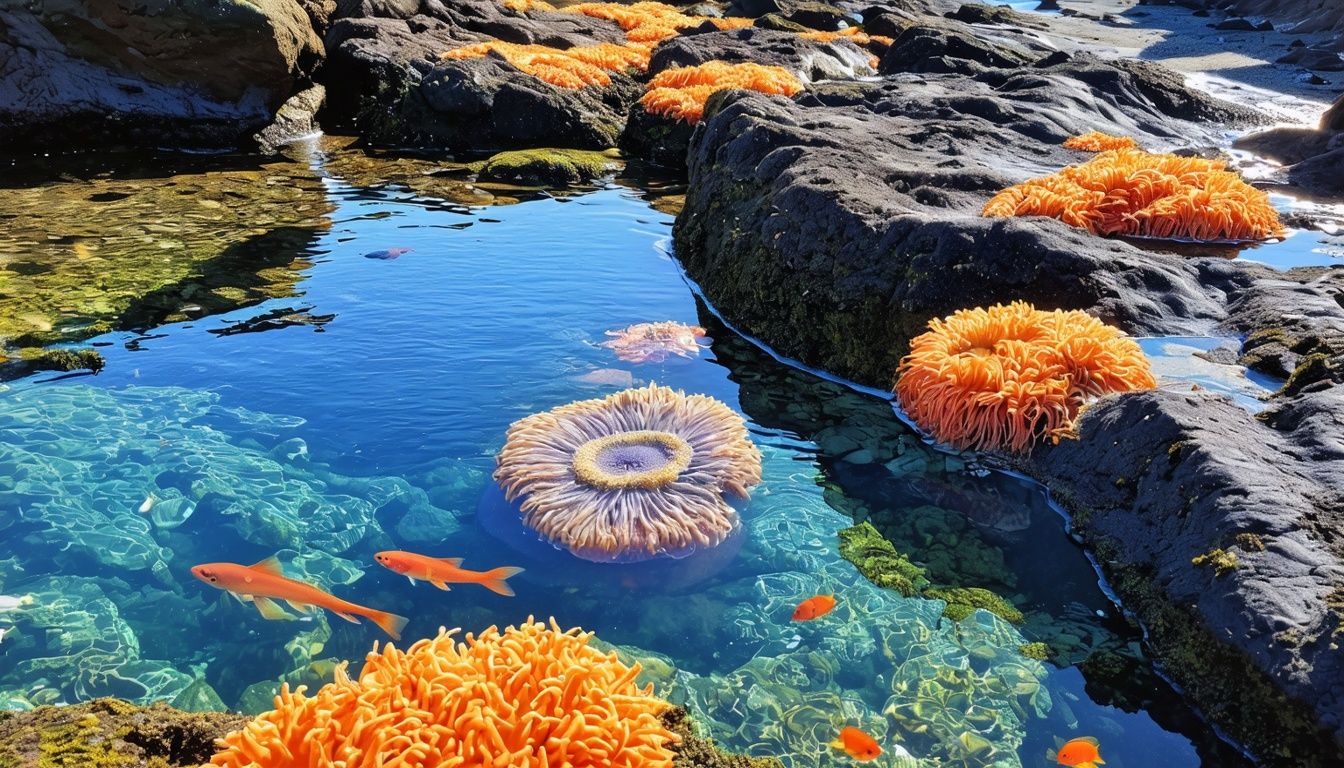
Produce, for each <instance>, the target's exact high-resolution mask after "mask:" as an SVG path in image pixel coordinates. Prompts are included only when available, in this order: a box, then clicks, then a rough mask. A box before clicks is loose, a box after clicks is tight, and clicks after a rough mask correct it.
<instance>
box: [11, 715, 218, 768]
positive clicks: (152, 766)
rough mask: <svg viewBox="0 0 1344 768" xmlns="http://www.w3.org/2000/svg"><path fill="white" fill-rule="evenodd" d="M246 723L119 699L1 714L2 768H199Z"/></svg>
mask: <svg viewBox="0 0 1344 768" xmlns="http://www.w3.org/2000/svg"><path fill="white" fill-rule="evenodd" d="M244 722H245V718H243V717H241V716H238V715H230V714H226V713H222V712H209V713H187V712H181V711H178V710H175V709H172V708H169V707H167V706H164V705H162V704H158V705H155V706H152V707H137V706H135V705H132V704H129V703H127V702H125V701H121V700H118V699H98V700H96V701H92V702H88V703H85V704H76V705H71V706H62V707H38V708H37V709H34V710H31V711H28V712H0V768H122V767H123V766H138V767H139V768H177V767H179V766H181V767H183V768H185V766H198V765H201V764H202V763H205V762H207V761H209V759H210V756H211V755H212V754H213V753H214V740H215V739H216V738H219V737H221V736H223V735H224V734H226V733H228V732H229V731H232V730H235V729H237V728H239V727H241V725H242V724H243V723H244Z"/></svg>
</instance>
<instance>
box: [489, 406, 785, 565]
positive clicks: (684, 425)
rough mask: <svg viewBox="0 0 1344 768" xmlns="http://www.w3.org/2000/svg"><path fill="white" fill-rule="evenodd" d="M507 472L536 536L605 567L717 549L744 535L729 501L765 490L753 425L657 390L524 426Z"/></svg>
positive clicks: (511, 436) (536, 417) (503, 479)
mask: <svg viewBox="0 0 1344 768" xmlns="http://www.w3.org/2000/svg"><path fill="white" fill-rule="evenodd" d="M498 464H499V466H498V468H497V469H496V470H495V480H496V481H498V483H499V485H500V487H501V488H502V489H503V491H504V494H505V497H506V498H507V499H508V500H509V501H510V502H513V501H518V502H519V511H520V512H521V515H522V520H523V523H524V524H525V525H527V526H528V527H529V528H531V529H532V530H534V531H536V532H537V533H539V534H541V535H542V536H543V537H545V538H546V539H547V540H549V541H550V542H551V543H552V544H553V545H556V546H559V547H564V548H565V549H568V550H569V551H570V552H572V553H574V554H575V555H578V556H579V557H582V558H585V559H589V560H595V561H599V562H606V561H613V562H633V561H638V560H645V559H649V558H651V557H655V556H658V555H661V554H667V555H671V556H673V557H685V556H687V555H689V554H691V553H692V552H694V551H696V550H697V549H705V548H710V547H714V546H717V545H718V544H720V543H721V542H722V541H723V540H724V539H725V538H727V537H728V536H729V535H730V534H732V533H733V531H734V530H735V529H736V528H737V527H738V518H737V511H736V510H735V509H734V508H733V506H732V504H730V503H729V499H728V498H725V497H726V496H727V497H732V498H734V499H745V498H746V497H747V493H748V489H749V488H751V486H753V485H756V484H757V483H759V482H760V480H761V454H760V451H759V450H757V449H756V446H755V445H753V444H752V442H751V439H750V437H749V436H748V434H747V427H746V424H745V423H744V422H743V420H742V417H740V416H738V415H737V414H736V413H734V412H733V410H732V409H731V408H729V407H728V406H726V405H724V404H723V403H721V402H719V401H718V400H715V399H714V398H712V397H706V396H704V395H687V394H685V393H683V392H680V391H676V390H672V389H669V388H667V387H660V386H658V385H656V384H650V385H649V386H647V387H643V388H636V389H627V390H623V391H621V392H617V393H615V394H612V395H609V396H608V397H605V398H601V399H595V400H581V401H578V402H574V403H570V404H568V405H564V406H561V407H559V408H556V409H554V410H550V411H546V412H543V413H537V414H533V415H531V416H528V417H527V418H524V419H520V420H519V421H517V422H514V424H513V425H512V426H511V427H509V432H508V438H507V441H506V442H505V444H504V449H503V450H502V451H500V453H499V457H498Z"/></svg>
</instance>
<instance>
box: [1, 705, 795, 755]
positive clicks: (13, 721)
mask: <svg viewBox="0 0 1344 768" xmlns="http://www.w3.org/2000/svg"><path fill="white" fill-rule="evenodd" d="M661 718H662V721H663V724H664V725H666V726H667V728H668V729H669V730H670V731H672V732H673V733H675V734H677V735H678V736H680V737H681V744H680V745H679V746H677V747H676V755H675V757H674V758H673V765H674V766H675V768H780V763H779V761H777V760H774V759H772V758H762V757H756V758H752V757H744V756H741V755H733V754H730V753H727V752H724V751H722V750H720V749H719V748H718V747H716V746H715V744H714V742H713V741H712V740H709V739H704V738H701V737H700V736H699V735H697V733H696V728H695V723H694V722H692V721H691V719H690V718H689V717H688V715H687V714H686V710H684V709H682V708H680V707H671V708H669V709H668V710H667V711H666V712H664V713H663V714H662V716H661ZM248 719H249V718H248V717H247V716H246V715H235V714H230V713H227V712H183V711H181V710H177V709H174V708H172V707H170V706H168V705H166V704H154V705H151V706H147V707H141V706H137V705H135V704H130V703H128V702H125V701H121V700H119V699H96V700H94V701H91V702H88V703H85V704H76V705H71V706H62V707H53V706H45V707H38V708H37V709H34V710H30V711H28V712H5V711H0V768H27V767H28V766H39V768H112V766H150V767H152V768H195V766H201V765H203V764H205V763H208V762H209V761H210V757H211V756H212V755H213V754H214V753H215V739H218V738H222V737H223V736H224V735H225V734H227V733H229V732H230V731H235V730H238V729H239V728H242V727H243V725H244V724H246V723H247V721H248Z"/></svg>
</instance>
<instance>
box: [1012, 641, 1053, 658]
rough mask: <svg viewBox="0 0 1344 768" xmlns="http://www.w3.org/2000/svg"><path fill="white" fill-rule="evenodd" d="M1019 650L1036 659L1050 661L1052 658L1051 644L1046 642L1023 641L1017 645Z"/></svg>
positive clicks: (1024, 654)
mask: <svg viewBox="0 0 1344 768" xmlns="http://www.w3.org/2000/svg"><path fill="white" fill-rule="evenodd" d="M1017 652H1018V653H1020V654H1022V655H1023V656H1026V657H1027V658H1028V659H1035V660H1036V661H1049V659H1050V646H1048V645H1046V644H1045V643H1023V644H1022V645H1019V646H1018V647H1017Z"/></svg>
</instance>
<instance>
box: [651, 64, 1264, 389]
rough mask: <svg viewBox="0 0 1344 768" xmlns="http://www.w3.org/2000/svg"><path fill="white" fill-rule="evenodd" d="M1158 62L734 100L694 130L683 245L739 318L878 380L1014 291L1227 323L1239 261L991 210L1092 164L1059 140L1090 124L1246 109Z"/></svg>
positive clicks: (1135, 123) (827, 365)
mask: <svg viewBox="0 0 1344 768" xmlns="http://www.w3.org/2000/svg"><path fill="white" fill-rule="evenodd" d="M1155 71H1156V76H1152V77H1150V76H1149V75H1150V72H1149V71H1147V68H1137V69H1134V70H1130V69H1126V68H1120V67H1116V66H1112V65H1110V64H1106V63H1102V62H1100V61H1097V60H1095V59H1092V58H1091V57H1087V56H1074V57H1073V58H1071V59H1070V60H1068V61H1065V62H1062V63H1059V64H1056V65H1053V66H1050V67H1047V68H1045V69H1041V70H1033V71H1031V72H1030V73H1023V72H1017V71H1014V70H1006V71H1003V72H1000V71H998V70H994V71H991V72H987V73H984V74H982V75H978V76H975V77H973V78H966V77H960V76H953V75H925V76H922V77H921V79H919V80H915V79H911V78H903V79H901V80H899V81H898V82H887V83H872V84H869V83H862V84H859V83H842V84H818V85H815V86H813V87H812V88H811V89H810V90H809V91H808V92H806V93H804V94H802V95H800V96H799V97H797V101H796V103H790V102H786V101H783V100H779V99H769V98H765V97H762V96H760V95H758V94H747V93H743V92H733V93H727V94H723V95H722V96H721V97H720V98H721V100H720V101H716V102H712V103H711V106H714V105H717V107H716V108H715V109H711V110H710V112H709V113H707V117H706V121H705V123H704V124H703V128H702V129H701V130H698V131H697V132H696V135H695V139H694V140H693V143H692V147H691V152H690V155H689V161H690V188H689V192H688V195H687V200H686V208H685V210H684V212H683V214H682V215H681V216H680V217H679V218H678V220H677V224H676V227H675V230H674V233H675V239H676V249H677V253H678V255H679V257H680V258H681V259H682V262H683V264H684V265H685V266H686V268H687V270H688V272H689V273H690V274H691V276H692V277H693V278H694V279H695V280H697V282H699V284H700V285H701V286H702V287H703V288H704V290H705V292H706V294H707V296H708V297H709V298H710V300H711V301H713V302H714V303H715V305H716V306H718V307H720V308H721V309H722V310H723V311H724V312H725V313H726V315H727V317H728V318H729V320H730V321H731V322H733V323H734V324H736V325H738V326H739V327H743V328H744V329H745V330H746V331H747V332H748V333H751V334H753V335H755V336H757V337H758V338H762V339H763V340H764V341H766V342H767V343H769V344H772V345H775V347H776V349H778V350H779V351H780V352H781V353H783V354H785V355H788V356H790V357H794V358H797V359H800V360H802V361H804V362H805V363H807V364H810V365H815V366H818V367H821V368H823V369H826V370H829V371H832V372H835V373H839V374H841V375H844V376H848V377H850V378H854V379H857V380H859V381H861V382H863V383H867V384H872V385H875V386H888V385H889V384H890V381H891V375H892V373H893V372H894V370H895V367H896V363H897V362H898V361H899V359H900V357H901V355H902V354H903V353H904V350H905V348H906V344H907V342H908V340H909V339H910V337H911V336H913V335H914V334H915V333H918V332H920V331H921V330H922V329H923V327H924V324H925V323H926V322H927V321H928V319H929V318H931V317H938V316H942V315H945V314H948V313H949V312H952V311H954V310H956V309H959V308H962V307H966V306H975V305H977V304H986V303H993V302H994V301H1008V300H1012V299H1025V300H1028V301H1037V300H1039V301H1043V302H1046V303H1048V304H1049V305H1051V306H1060V307H1069V308H1086V309H1089V310H1090V311H1092V312H1093V313H1095V314H1098V315H1099V316H1100V317H1102V318H1104V319H1106V320H1107V321H1108V322H1114V323H1119V324H1120V325H1121V326H1122V327H1125V328H1127V329H1129V330H1131V331H1133V332H1148V333H1173V332H1175V333H1180V332H1197V330H1198V329H1201V328H1203V329H1207V328H1208V327H1210V326H1212V325H1213V324H1214V323H1215V322H1217V321H1218V320H1221V319H1222V318H1223V317H1224V315H1225V311H1226V309H1225V301H1224V299H1223V298H1222V296H1223V294H1222V292H1223V291H1228V290H1232V289H1234V288H1235V287H1236V286H1237V285H1239V284H1243V283H1244V282H1245V281H1246V280H1247V279H1248V278H1247V277H1246V276H1245V275H1244V274H1242V272H1243V271H1242V270H1241V269H1240V268H1239V266H1238V265H1234V264H1230V263H1228V262H1227V261H1225V260H1221V259H1203V260H1201V259H1179V258H1168V257H1163V256H1160V255H1155V254H1152V253H1149V252H1143V251H1139V250H1138V249H1135V248H1133V247H1132V246H1130V245H1127V244H1125V243H1123V242H1120V241H1116V240H1106V239H1100V238H1096V237H1092V236H1091V235H1088V234H1086V233H1084V232H1081V231H1079V230H1075V229H1071V228H1069V227H1067V226H1065V225H1062V224H1060V223H1058V222H1055V221H1053V220H1031V221H1026V220H990V219H985V218H982V217H981V216H980V215H979V211H980V207H981V206H982V205H983V204H984V201H985V200H986V199H988V197H989V196H990V195H991V194H993V193H994V192H995V191H997V190H999V189H1001V188H1003V187H1005V186H1008V185H1009V184H1011V183H1013V182H1015V181H1020V180H1022V179H1025V178H1028V177H1031V176H1039V175H1041V174H1042V173H1044V172H1046V171H1048V170H1053V169H1055V168H1059V167H1062V166H1063V165H1065V164H1067V163H1069V162H1073V161H1074V160H1073V158H1072V157H1071V156H1069V155H1068V154H1067V152H1066V151H1064V150H1063V149H1061V148H1060V146H1059V145H1060V143H1061V142H1062V141H1063V140H1064V139H1065V138H1067V136H1069V135H1071V134H1074V133H1081V132H1083V131H1085V130H1092V129H1096V130H1102V131H1106V132H1110V133H1116V134H1131V135H1133V134H1150V133H1152V134H1158V135H1166V136H1177V135H1181V136H1186V137H1189V138H1194V137H1195V136H1196V135H1198V134H1199V133H1200V132H1201V130H1202V129H1199V128H1195V127H1194V126H1191V125H1188V124H1185V123H1181V122H1177V121H1174V120H1173V118H1172V117H1171V116H1170V115H1171V113H1178V114H1180V115H1182V116H1185V115H1189V116H1192V117H1196V116H1200V115H1204V114H1209V113H1214V114H1221V115H1223V116H1224V117H1227V118H1231V117H1233V116H1235V115H1237V114H1240V113H1238V112H1237V111H1236V110H1230V109H1229V108H1228V107H1226V106H1225V105H1222V104H1219V103H1216V102H1213V101H1211V100H1208V99H1205V98H1203V97H1197V96H1195V95H1194V94H1192V93H1191V92H1189V91H1184V90H1183V89H1177V88H1175V86H1173V85H1171V83H1170V82H1169V81H1168V80H1167V79H1166V75H1165V73H1164V72H1163V71H1161V70H1156V69H1155ZM1080 91H1081V93H1082V94H1085V95H1080ZM1086 94H1091V96H1089V95H1086ZM1090 98H1097V99H1101V100H1103V101H1105V102H1106V103H1107V104H1108V105H1109V106H1108V110H1107V113H1106V116H1105V117H1102V116H1099V115H1096V114H1094V113H1093V112H1092V109H1093V108H1092V106H1091V103H1092V102H1090V101H1084V99H1090ZM1010 102H1011V103H1010ZM1163 107H1165V109H1164V108H1163ZM1072 121H1077V122H1072ZM1111 121H1116V122H1111ZM1210 138H1211V137H1210ZM948 275H955V278H953V281H954V284H955V285H956V288H955V290H952V289H951V287H950V285H951V284H950V283H949V282H948V277H947V276H948ZM808 317H826V318H827V322H826V323H821V324H818V323H813V322H808V321H806V320H804V318H808Z"/></svg>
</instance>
